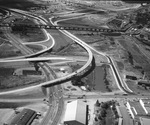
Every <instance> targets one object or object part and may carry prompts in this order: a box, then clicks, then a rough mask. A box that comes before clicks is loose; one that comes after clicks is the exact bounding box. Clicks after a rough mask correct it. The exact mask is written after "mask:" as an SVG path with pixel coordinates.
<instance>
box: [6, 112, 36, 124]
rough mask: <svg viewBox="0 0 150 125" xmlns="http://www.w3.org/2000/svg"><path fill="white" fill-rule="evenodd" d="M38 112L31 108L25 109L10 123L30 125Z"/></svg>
mask: <svg viewBox="0 0 150 125" xmlns="http://www.w3.org/2000/svg"><path fill="white" fill-rule="evenodd" d="M36 115H37V113H36V112H35V111H33V110H31V109H23V110H22V111H21V112H20V113H18V114H16V116H15V117H14V118H13V119H12V120H11V121H10V123H9V124H8V125H30V124H31V123H32V121H33V120H34V118H35V117H36Z"/></svg>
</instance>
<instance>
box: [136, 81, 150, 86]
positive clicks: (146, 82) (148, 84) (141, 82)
mask: <svg viewBox="0 0 150 125" xmlns="http://www.w3.org/2000/svg"><path fill="white" fill-rule="evenodd" d="M138 85H141V86H142V85H144V86H148V87H150V82H149V81H143V80H140V81H138Z"/></svg>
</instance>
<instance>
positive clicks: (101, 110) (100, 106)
mask: <svg viewBox="0 0 150 125" xmlns="http://www.w3.org/2000/svg"><path fill="white" fill-rule="evenodd" d="M115 105H116V102H115V101H113V100H112V101H107V102H101V103H100V102H99V101H98V100H97V101H96V103H95V114H96V116H95V124H96V123H98V125H101V124H102V125H105V124H106V120H105V118H106V117H107V110H108V109H111V110H112V111H113V113H114V116H115V118H118V117H119V116H118V112H117V110H116V106H115Z"/></svg>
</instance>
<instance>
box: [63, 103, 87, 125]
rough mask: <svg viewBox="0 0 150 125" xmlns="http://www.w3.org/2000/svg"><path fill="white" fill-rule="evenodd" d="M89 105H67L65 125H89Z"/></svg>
mask: <svg viewBox="0 0 150 125" xmlns="http://www.w3.org/2000/svg"><path fill="white" fill-rule="evenodd" d="M87 109H88V107H87V105H86V104H85V103H84V102H82V101H78V100H76V101H72V102H70V103H67V107H66V113H65V117H64V124H65V125H87Z"/></svg>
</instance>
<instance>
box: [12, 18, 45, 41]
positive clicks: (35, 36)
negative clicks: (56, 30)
mask: <svg viewBox="0 0 150 125" xmlns="http://www.w3.org/2000/svg"><path fill="white" fill-rule="evenodd" d="M14 24H21V25H22V26H13V27H12V33H14V34H15V35H18V37H20V38H21V39H22V40H23V41H25V42H38V41H42V40H45V34H44V32H43V30H42V29H40V28H31V27H26V26H25V25H24V24H28V25H35V24H36V23H35V22H34V21H33V20H31V19H28V18H24V19H22V18H16V19H14Z"/></svg>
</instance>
